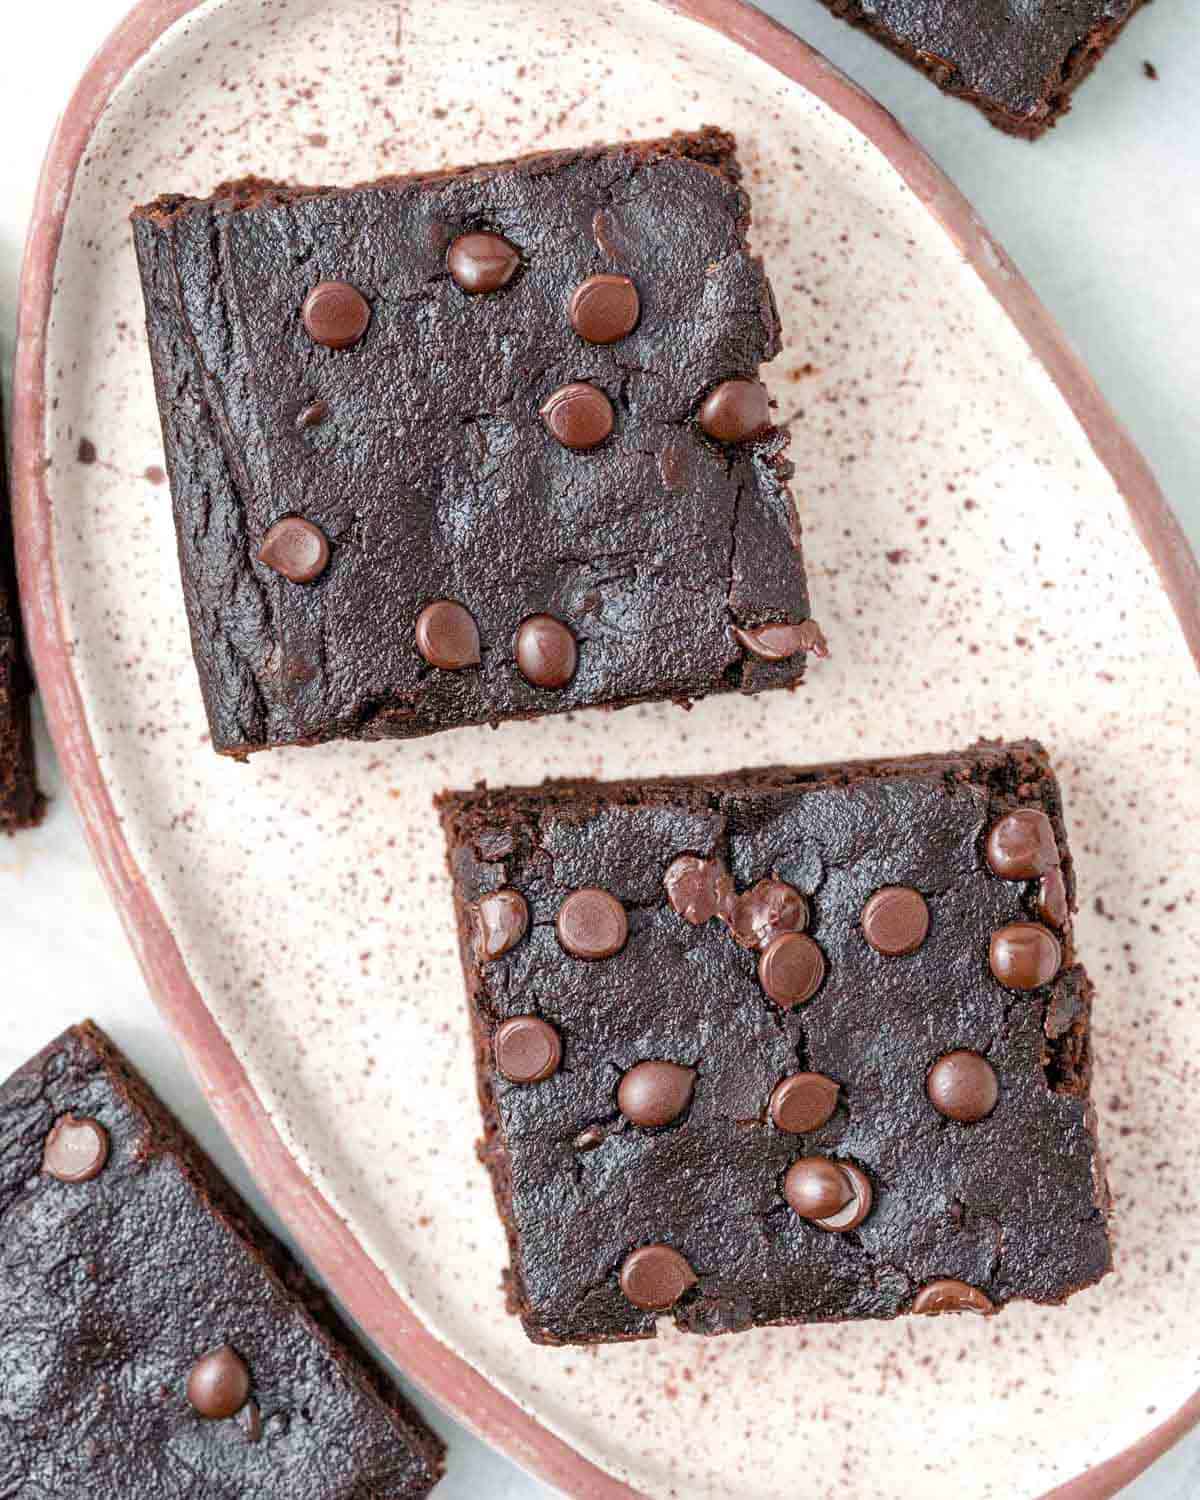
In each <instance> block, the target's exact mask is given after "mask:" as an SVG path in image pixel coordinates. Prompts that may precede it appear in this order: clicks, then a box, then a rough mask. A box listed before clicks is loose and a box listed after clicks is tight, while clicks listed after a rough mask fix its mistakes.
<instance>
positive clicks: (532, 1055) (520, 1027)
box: [492, 1016, 562, 1083]
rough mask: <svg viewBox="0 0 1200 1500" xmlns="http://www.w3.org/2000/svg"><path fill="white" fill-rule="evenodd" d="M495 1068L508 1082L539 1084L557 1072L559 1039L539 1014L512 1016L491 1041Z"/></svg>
mask: <svg viewBox="0 0 1200 1500" xmlns="http://www.w3.org/2000/svg"><path fill="white" fill-rule="evenodd" d="M492 1048H493V1052H494V1055H495V1058H496V1067H497V1068H498V1069H499V1071H500V1072H501V1073H502V1074H503V1075H504V1077H505V1078H507V1079H508V1081H509V1083H541V1082H542V1081H543V1079H546V1078H549V1077H550V1076H551V1075H552V1074H554V1073H557V1072H558V1065H559V1063H560V1062H562V1042H561V1041H560V1040H559V1036H558V1032H557V1031H555V1029H554V1027H553V1026H551V1025H550V1024H549V1023H548V1022H546V1021H543V1020H542V1019H541V1018H540V1017H539V1016H513V1018H512V1019H511V1020H510V1021H505V1022H504V1024H503V1025H502V1026H500V1027H499V1028H498V1029H497V1031H496V1036H495V1040H494V1041H493V1043H492Z"/></svg>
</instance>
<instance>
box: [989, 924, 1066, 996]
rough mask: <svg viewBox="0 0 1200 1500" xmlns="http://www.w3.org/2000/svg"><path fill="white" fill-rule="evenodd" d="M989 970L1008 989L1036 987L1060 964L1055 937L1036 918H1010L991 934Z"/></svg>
mask: <svg viewBox="0 0 1200 1500" xmlns="http://www.w3.org/2000/svg"><path fill="white" fill-rule="evenodd" d="M988 962H989V963H990V964H991V968H992V973H993V974H994V975H995V976H996V978H997V979H998V980H999V981H1000V983H1001V984H1004V985H1007V986H1008V988H1009V989H1010V990H1036V989H1038V988H1039V987H1040V986H1041V985H1043V984H1049V983H1050V981H1051V980H1052V979H1053V978H1054V976H1055V975H1056V974H1057V973H1058V971H1059V969H1060V968H1061V967H1062V948H1061V946H1060V945H1059V941H1058V939H1057V938H1056V937H1055V936H1054V934H1053V933H1052V932H1051V931H1050V930H1049V929H1048V928H1046V927H1042V926H1041V925H1040V924H1039V923H1037V922H1010V923H1009V924H1008V925H1007V926H1006V927H1001V928H1000V929H999V930H998V931H997V932H994V933H993V934H992V941H991V946H990V948H989V950H988Z"/></svg>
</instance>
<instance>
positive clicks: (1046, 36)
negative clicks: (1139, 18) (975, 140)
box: [822, 0, 1145, 140]
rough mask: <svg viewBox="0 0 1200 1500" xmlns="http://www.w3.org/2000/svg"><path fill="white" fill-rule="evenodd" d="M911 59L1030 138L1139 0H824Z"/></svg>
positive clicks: (1059, 110)
mask: <svg viewBox="0 0 1200 1500" xmlns="http://www.w3.org/2000/svg"><path fill="white" fill-rule="evenodd" d="M822 3H823V4H824V5H826V6H827V7H828V8H829V9H830V10H831V11H833V13H834V15H837V16H841V17H842V19H843V20H846V21H849V22H850V24H851V25H852V26H861V27H862V28H863V29H864V30H865V31H869V32H870V33H871V35H872V36H873V37H875V38H876V40H877V41H880V42H882V43H883V44H884V46H885V47H889V48H890V49H891V50H892V51H893V52H896V53H898V54H899V55H900V56H901V57H903V58H904V59H905V61H907V62H910V63H913V64H914V65H915V66H916V67H918V68H920V69H921V70H922V71H923V72H924V73H925V74H927V75H928V77H929V78H931V79H932V80H933V82H934V83H936V84H937V86H938V88H940V89H941V90H943V92H944V93H947V94H954V95H956V96H957V97H958V98H960V99H965V100H967V102H968V103H970V104H974V105H976V106H977V107H978V108H979V109H981V110H982V111H983V113H984V114H985V115H986V116H987V118H988V119H989V120H990V121H991V123H992V124H993V125H995V126H998V127H999V129H1001V130H1005V131H1007V132H1008V133H1009V134H1010V135H1019V136H1024V137H1026V138H1027V139H1029V140H1033V139H1035V138H1036V137H1037V136H1039V135H1044V134H1045V132H1046V131H1047V130H1049V129H1050V128H1051V126H1053V125H1056V124H1057V123H1058V121H1059V120H1061V119H1062V117H1063V115H1065V114H1066V112H1067V111H1068V110H1069V109H1070V107H1071V96H1072V95H1073V94H1074V92H1075V90H1076V89H1077V88H1078V87H1079V85H1080V84H1081V83H1082V82H1083V80H1084V79H1085V78H1086V77H1087V76H1088V74H1089V73H1091V71H1092V69H1093V68H1094V67H1095V66H1096V64H1097V63H1098V62H1099V61H1100V59H1101V58H1102V57H1103V56H1104V54H1105V52H1107V51H1108V49H1109V47H1111V46H1112V44H1113V43H1114V42H1115V41H1116V39H1117V37H1118V36H1119V35H1120V33H1121V31H1122V29H1123V27H1124V26H1125V23H1126V22H1127V21H1128V20H1129V18H1130V17H1131V16H1132V15H1133V13H1134V12H1135V11H1137V10H1140V9H1141V7H1142V5H1143V4H1144V3H1145V0H1022V3H1021V4H1019V5H1014V4H1013V3H1012V0H961V3H955V4H951V5H942V4H933V3H931V0H822Z"/></svg>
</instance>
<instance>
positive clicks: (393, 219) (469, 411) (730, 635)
mask: <svg viewBox="0 0 1200 1500" xmlns="http://www.w3.org/2000/svg"><path fill="white" fill-rule="evenodd" d="M738 179H739V171H738V164H737V159H736V155H735V148H734V141H733V138H732V137H731V136H729V135H726V134H724V133H722V132H721V131H718V130H714V129H706V130H703V131H700V132H697V133H695V134H691V135H676V136H673V137H671V138H670V139H669V140H662V141H656V142H648V143H647V142H643V143H639V144H631V145H618V146H612V147H608V148H596V149H590V150H579V151H560V152H553V153H549V154H543V155H539V156H531V157H525V158H521V159H519V160H516V161H512V162H508V163H502V164H500V165H496V166H487V167H476V168H473V169H469V170H468V169H464V170H461V171H457V172H445V173H440V174H433V175H422V176H409V177H394V178H389V179H386V180H384V181H381V182H377V183H374V184H371V185H369V186H363V187H357V188H352V189H349V190H341V191H339V190H330V189H306V188H285V187H281V186H279V185H277V184H272V183H267V182H262V181H257V180H251V181H245V182H240V183H233V184H230V185H227V186H225V187H223V188H220V189H218V190H217V192H216V194H215V195H214V196H213V197H212V198H211V199H209V200H207V201H203V202H201V201H198V200H195V199H189V198H180V197H167V198H160V199H159V200H158V201H157V202H156V203H153V204H151V205H149V206H148V207H145V208H141V209H138V210H136V211H135V213H134V218H133V224H134V238H135V241H136V246H137V253H138V258H139V262H140V266H141V273H142V283H143V288H144V291H145V300H146V316H147V330H148V333H149V338H150V352H151V356H152V362H153V366H154V375H155V381H156V387H157V393H158V403H159V410H160V412H161V415H162V423H163V433H164V438H165V442H166V453H167V462H168V467H169V469H170V474H171V487H172V494H173V497H174V505H175V518H176V525H177V532H178V540H179V555H180V563H181V568H182V574H183V588H184V597H185V600H186V603H187V608H188V614H189V618H190V622H191V630H192V645H193V649H194V654H195V657H196V662H197V666H198V668H199V673H200V684H201V688H202V690H203V694H204V701H205V705H206V707H207V710H208V717H209V723H210V726H211V730H212V738H213V744H214V745H215V747H216V748H217V749H218V750H221V751H225V752H227V753H229V754H232V755H236V756H244V755H245V754H247V753H248V752H250V751H253V750H257V749H260V748H263V747H265V746H271V745H285V744H312V743H315V742H317V741H322V740H329V739H334V738H338V737H348V738H352V739H375V738H384V737H401V738H403V737H408V736H412V735H420V734H429V733H432V732H433V731H435V730H440V729H446V728H452V727H454V726H456V725H461V724H478V723H496V722H498V721H500V720H504V719H513V718H529V717H534V716H537V715H541V714H547V713H558V712H563V711H566V710H568V709H574V708H580V707H583V706H585V705H589V704H603V705H610V706H611V705H618V704H625V703H633V702H637V701H639V700H643V699H652V698H676V699H680V700H688V699H692V698H698V697H702V696H703V695H704V694H706V693H713V692H727V691H731V690H734V689H743V690H746V691H756V690H758V689H760V688H767V687H778V686H784V685H791V684H794V683H796V682H798V681H799V680H800V678H801V676H802V675H803V671H804V664H805V657H806V654H807V653H809V652H816V653H821V652H822V651H823V650H824V642H823V640H822V638H821V634H820V631H819V630H818V629H817V628H816V626H815V625H814V624H813V623H812V621H811V620H810V619H809V606H808V594H807V589H806V585H805V577H804V568H803V564H802V561H801V557H800V541H799V527H798V524H797V521H796V515H795V509H794V506H793V504H792V500H791V496H790V494H789V492H788V489H787V479H788V476H789V474H790V472H791V466H790V465H789V464H788V462H787V460H786V458H785V456H784V452H785V448H786V445H787V438H786V435H785V434H784V433H783V432H782V431H781V430H780V429H779V428H777V427H776V426H775V425H774V424H773V421H772V416H771V409H770V404H769V402H768V399H767V394H766V390H765V388H764V387H763V386H762V384H761V383H760V382H759V379H758V372H759V367H760V365H761V364H762V362H763V361H764V360H769V359H771V358H772V357H773V356H774V355H775V353H776V352H777V351H778V349H779V337H780V330H779V319H778V315H777V313H776V310H775V303H774V299H773V297H772V295H771V290H770V286H769V284H768V282H767V278H766V276H765V274H764V272H763V267H762V263H761V262H760V261H759V260H757V259H756V258H755V257H754V256H753V255H751V254H750V251H749V249H748V248H747V240H746V234H747V227H748V224H749V201H748V199H747V196H746V194H745V192H744V191H743V190H742V189H741V187H740V186H739V185H738Z"/></svg>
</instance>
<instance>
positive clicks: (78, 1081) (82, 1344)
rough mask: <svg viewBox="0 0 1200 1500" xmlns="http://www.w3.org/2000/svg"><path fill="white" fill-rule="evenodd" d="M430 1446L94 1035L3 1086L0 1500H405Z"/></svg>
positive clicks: (198, 1155) (72, 1034) (267, 1239)
mask: <svg viewBox="0 0 1200 1500" xmlns="http://www.w3.org/2000/svg"><path fill="white" fill-rule="evenodd" d="M442 1457H443V1449H442V1444H441V1442H440V1441H439V1439H438V1438H437V1437H436V1436H435V1435H434V1433H432V1432H431V1431H430V1430H429V1428H428V1427H426V1425H425V1424H424V1422H422V1421H421V1419H420V1417H419V1416H418V1415H417V1414H416V1412H415V1411H413V1410H412V1408H411V1407H410V1406H409V1405H408V1402H407V1401H406V1400H405V1399H404V1397H403V1396H402V1395H401V1394H400V1392H399V1391H398V1390H397V1389H396V1387H395V1386H394V1385H393V1384H392V1383H391V1381H390V1380H388V1379H387V1378H386V1376H384V1375H383V1374H382V1372H381V1371H379V1370H377V1369H375V1368H373V1367H372V1366H371V1365H370V1364H368V1362H367V1361H366V1359H365V1357H364V1356H363V1354H362V1352H361V1351H360V1350H359V1348H358V1347H357V1344H356V1340H355V1338H354V1336H353V1334H352V1333H351V1332H350V1331H349V1329H347V1328H346V1327H344V1326H343V1325H342V1323H341V1322H340V1320H339V1319H338V1317H337V1316H336V1314H335V1312H334V1310H333V1308H332V1307H331V1306H330V1304H329V1302H328V1301H327V1300H326V1298H325V1297H324V1295H323V1294H322V1292H321V1291H320V1289H319V1288H318V1287H316V1286H315V1285H314V1284H313V1283H312V1282H311V1281H310V1280H309V1279H308V1277H307V1276H305V1274H304V1272H303V1271H302V1270H301V1268H300V1267H299V1266H298V1265H297V1264H296V1262H295V1261H294V1260H293V1259H292V1258H291V1257H290V1256H289V1255H288V1253H287V1251H286V1250H285V1249H284V1247H283V1246H282V1245H281V1244H279V1242H278V1241H277V1240H275V1239H274V1238H273V1237H272V1236H271V1235H270V1234H269V1233H268V1232H267V1230H266V1229H264V1228H263V1226H262V1225H261V1224H259V1223H258V1222H257V1221H256V1220H255V1219H254V1217H253V1216H252V1215H251V1213H250V1211H249V1209H248V1208H247V1207H246V1205H245V1204H244V1203H243V1202H242V1201H241V1200H240V1199H239V1198H238V1197H237V1196H236V1195H235V1193H234V1192H233V1190H232V1188H230V1187H229V1185H228V1184H227V1183H226V1182H225V1181H224V1179H223V1178H222V1177H221V1175H220V1174H219V1173H218V1171H217V1169H216V1168H215V1167H214V1166H213V1164H212V1163H211V1162H210V1161H209V1160H208V1159H207V1157H205V1156H204V1155H203V1153H202V1152H201V1151H200V1149H199V1147H198V1146H197V1145H196V1144H195V1142H194V1141H192V1140H191V1139H190V1138H189V1137H188V1136H187V1135H186V1134H185V1133H184V1131H183V1129H182V1127H181V1126H180V1125H179V1124H178V1122H177V1121H176V1120H175V1119H174V1118H173V1117H172V1116H171V1115H170V1114H169V1112H168V1111H167V1110H166V1108H165V1107H164V1106H163V1105H162V1104H161V1103H160V1102H159V1100H158V1099H156V1098H155V1097H154V1095H153V1094H152V1093H151V1092H150V1090H149V1088H148V1087H147V1085H146V1084H145V1082H144V1081H143V1080H142V1079H141V1078H140V1077H139V1076H138V1074H137V1073H136V1072H135V1071H134V1069H133V1068H132V1066H131V1065H130V1063H129V1062H128V1060H127V1059H126V1058H124V1057H123V1056H122V1055H121V1053H120V1052H119V1051H118V1050H117V1048H116V1047H115V1046H114V1045H113V1043H112V1042H111V1041H110V1040H109V1039H108V1038H107V1037H106V1036H105V1035H104V1034H103V1032H101V1031H100V1030H99V1029H98V1028H97V1027H95V1026H93V1025H92V1024H91V1023H90V1022H85V1023H84V1024H83V1025H82V1026H74V1027H72V1028H71V1029H70V1030H69V1031H67V1032H65V1033H64V1034H63V1035H62V1036H60V1037H59V1038H58V1039H57V1041H55V1042H52V1043H51V1044H50V1046H48V1047H47V1048H45V1050H44V1051H42V1052H41V1053H39V1054H38V1056H37V1057H35V1058H33V1059H32V1060H31V1061H30V1062H29V1063H27V1064H26V1065H25V1066H24V1067H23V1068H21V1069H19V1070H18V1071H17V1072H16V1073H14V1074H13V1076H12V1077H11V1078H10V1079H9V1080H8V1081H7V1082H6V1083H4V1084H3V1085H0V1495H3V1496H6V1497H8V1496H12V1497H13V1500H25V1497H28V1500H34V1497H35V1496H37V1497H42V1496H46V1497H50V1496H61V1497H63V1500H67V1497H70V1500H93V1497H94V1500H150V1497H152V1496H153V1497H159V1496H161V1497H163V1500H166V1497H168V1496H169V1497H170V1500H220V1497H226V1500H233V1497H235V1496H247V1497H248V1496H251V1495H252V1496H254V1497H255V1500H365V1497H366V1496H368V1495H369V1496H371V1497H374V1500H418V1497H419V1496H423V1495H426V1494H428V1493H429V1491H430V1490H431V1489H432V1488H433V1486H434V1484H436V1482H437V1480H438V1478H439V1477H440V1475H441V1472H442Z"/></svg>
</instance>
